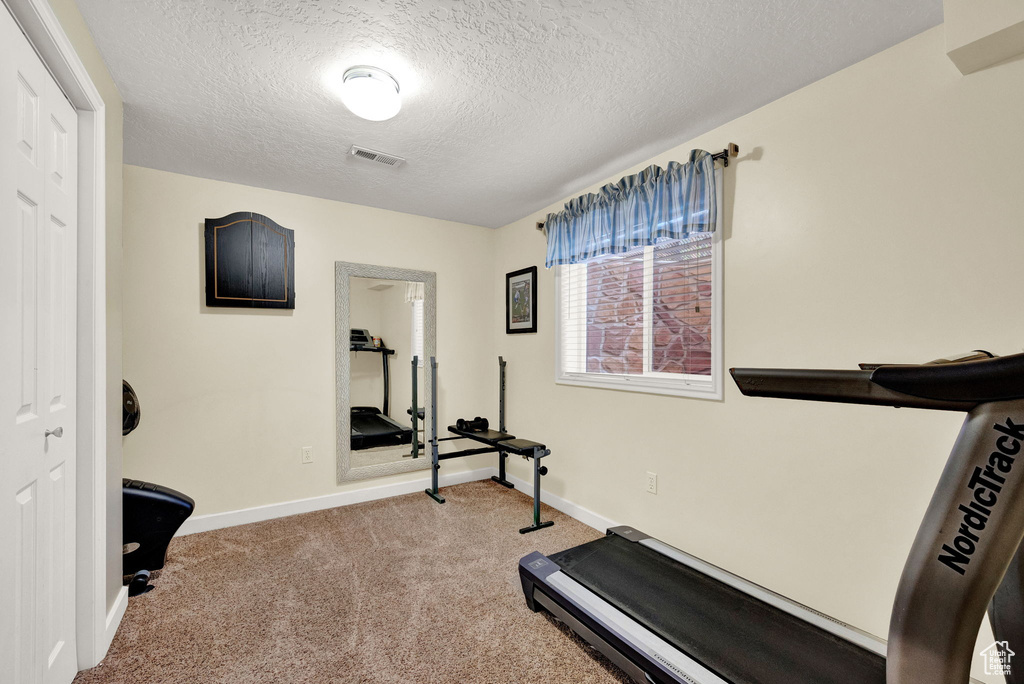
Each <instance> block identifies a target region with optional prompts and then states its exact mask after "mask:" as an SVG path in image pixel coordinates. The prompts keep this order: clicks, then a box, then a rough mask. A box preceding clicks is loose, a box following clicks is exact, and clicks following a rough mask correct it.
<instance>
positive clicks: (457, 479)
mask: <svg viewBox="0 0 1024 684" xmlns="http://www.w3.org/2000/svg"><path fill="white" fill-rule="evenodd" d="M496 473H497V469H496V468H493V467H492V468H478V469H477V470H467V471H464V472H461V473H451V474H444V473H442V474H441V475H440V477H439V478H438V480H439V485H440V486H441V487H448V486H450V485H456V484H462V483H463V482H473V481H474V480H486V479H487V478H489V477H490V476H491V475H494V474H496ZM428 487H430V478H429V477H426V478H422V479H417V480H410V481H409V482H397V483H393V484H384V485H376V486H373V487H366V488H364V489H354V490H351V491H347V492H338V493H336V494H327V495H325V496H314V497H311V498H309V499H299V500H297V501H283V502H281V503H275V504H267V505H266V506H255V507H253V508H243V509H241V510H237V511H225V512H223V513H209V514H207V515H197V516H195V517H192V518H189V519H188V520H186V521H185V522H184V523H183V524H182V526H181V527H180V528H179V529H178V532H177V534H176V535H175V536H176V537H181V536H184V535H186V534H195V533H196V532H208V531H210V530H218V529H220V528H222V527H234V526H235V525H247V524H249V523H254V522H261V521H263V520H272V519H273V518H283V517H285V516H288V515H297V514H299V513H310V512H312V511H320V510H323V509H325V508H337V507H338V506H348V505H350V504H356V503H363V502H364V501H374V500H376V499H387V498H390V497H392V496H401V495H403V494H413V493H415V492H422V491H423V490H424V489H427V488H428ZM556 508H557V507H556Z"/></svg>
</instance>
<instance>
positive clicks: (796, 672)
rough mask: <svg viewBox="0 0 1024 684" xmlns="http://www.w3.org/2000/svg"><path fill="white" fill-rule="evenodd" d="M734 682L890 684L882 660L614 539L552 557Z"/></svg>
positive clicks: (639, 547)
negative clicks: (887, 683) (887, 682)
mask: <svg viewBox="0 0 1024 684" xmlns="http://www.w3.org/2000/svg"><path fill="white" fill-rule="evenodd" d="M549 558H550V559H551V560H552V561H554V562H555V563H556V564H557V565H558V566H559V567H560V568H561V571H562V572H563V573H564V574H566V575H567V576H569V577H570V578H572V579H574V580H576V581H577V582H579V583H580V584H582V585H583V586H584V587H586V588H587V589H589V590H590V591H592V592H594V593H595V594H597V595H598V596H600V597H601V598H602V599H604V600H605V601H607V602H608V603H610V604H611V605H612V606H614V607H615V608H617V609H619V610H620V611H622V612H623V613H625V614H627V615H628V616H630V617H631V618H632V619H634V620H636V621H637V622H639V623H640V624H642V625H644V626H646V627H647V628H648V629H649V630H651V631H652V632H654V633H655V634H657V635H658V636H660V637H662V638H663V639H665V640H666V641H667V642H669V643H671V644H673V645H674V646H676V647H677V648H678V649H680V650H681V651H683V652H685V653H686V654H687V655H689V656H690V657H691V658H693V659H694V660H696V661H698V662H700V663H701V664H703V665H704V666H705V667H706V668H708V669H709V670H712V671H713V672H715V673H717V674H718V675H719V676H720V677H722V678H723V679H725V680H727V681H730V682H734V683H735V684H885V658H883V657H882V656H880V655H878V654H876V653H873V652H871V651H868V650H866V649H863V648H861V647H859V646H856V645H854V644H852V643H850V642H848V641H846V640H844V639H842V638H840V637H838V636H836V635H833V634H830V633H829V632H826V631H825V630H823V629H820V628H819V627H816V626H814V625H811V624H809V623H807V622H805V621H803V620H801V619H799V618H797V617H795V616H792V615H790V614H788V613H785V612H783V611H781V610H779V609H777V608H775V607H773V606H771V605H769V604H767V603H764V602H763V601H761V600H759V599H757V598H755V597H752V596H750V595H748V594H746V593H744V592H742V591H740V590H738V589H735V588H733V587H731V586H728V585H726V584H724V583H722V582H720V581H718V580H716V579H714V578H712V577H709V576H707V575H705V574H703V573H701V572H699V571H697V570H694V569H692V568H690V567H688V566H686V565H684V564H682V563H678V562H676V561H674V560H672V559H670V558H667V557H666V556H664V555H662V554H660V553H658V552H657V551H654V550H652V549H649V548H647V547H646V546H644V545H642V544H639V543H636V542H632V541H629V540H627V539H624V538H622V537H619V536H617V535H614V534H612V535H608V536H606V537H603V538H601V539H598V540H595V541H592V542H589V543H587V544H583V545H581V546H577V547H574V548H571V549H568V550H566V551H562V552H561V553H558V554H555V555H552V556H549Z"/></svg>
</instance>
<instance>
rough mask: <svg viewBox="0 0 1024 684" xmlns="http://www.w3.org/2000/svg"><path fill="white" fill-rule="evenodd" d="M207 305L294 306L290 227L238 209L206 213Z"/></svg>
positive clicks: (293, 271)
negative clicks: (215, 214)
mask: <svg viewBox="0 0 1024 684" xmlns="http://www.w3.org/2000/svg"><path fill="white" fill-rule="evenodd" d="M206 305H207V306H237V307H244V308H259V309H294V308H295V231H293V230H288V229H287V228H284V227H283V226H280V225H278V224H277V223H276V222H274V221H273V220H271V219H269V218H267V217H266V216H263V215H261V214H255V213H253V212H248V211H239V212H235V213H234V214H228V215H227V216H224V217H221V218H217V219H210V218H208V219H206Z"/></svg>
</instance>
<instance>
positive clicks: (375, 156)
mask: <svg viewBox="0 0 1024 684" xmlns="http://www.w3.org/2000/svg"><path fill="white" fill-rule="evenodd" d="M348 153H349V154H351V155H352V156H353V157H359V158H360V159H365V160H366V161H372V162H374V163H377V164H384V165H385V166H390V167H392V168H398V167H399V166H401V165H402V164H404V163H405V159H403V158H402V157H396V156H395V155H393V154H385V153H384V152H378V151H377V150H369V149H367V148H365V147H359V146H358V145H353V146H352V149H350V150H349V151H348Z"/></svg>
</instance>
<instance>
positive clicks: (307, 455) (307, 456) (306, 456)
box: [302, 447, 313, 463]
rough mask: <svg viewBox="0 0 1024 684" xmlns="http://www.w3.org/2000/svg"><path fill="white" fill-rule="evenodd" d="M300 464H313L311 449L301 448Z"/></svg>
mask: <svg viewBox="0 0 1024 684" xmlns="http://www.w3.org/2000/svg"><path fill="white" fill-rule="evenodd" d="M302 462H303V463H312V462H313V447H302Z"/></svg>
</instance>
